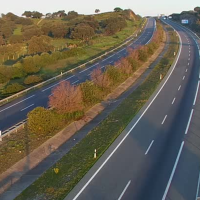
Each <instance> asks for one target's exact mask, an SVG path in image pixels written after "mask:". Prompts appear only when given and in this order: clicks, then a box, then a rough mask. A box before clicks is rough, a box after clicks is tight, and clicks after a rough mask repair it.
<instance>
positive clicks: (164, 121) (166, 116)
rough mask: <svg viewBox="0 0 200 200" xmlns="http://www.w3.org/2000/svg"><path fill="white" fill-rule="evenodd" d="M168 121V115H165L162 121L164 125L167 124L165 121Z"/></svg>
mask: <svg viewBox="0 0 200 200" xmlns="http://www.w3.org/2000/svg"><path fill="white" fill-rule="evenodd" d="M166 119H167V115H165V117H164V119H163V121H162V125H163V124H164V123H165V120H166Z"/></svg>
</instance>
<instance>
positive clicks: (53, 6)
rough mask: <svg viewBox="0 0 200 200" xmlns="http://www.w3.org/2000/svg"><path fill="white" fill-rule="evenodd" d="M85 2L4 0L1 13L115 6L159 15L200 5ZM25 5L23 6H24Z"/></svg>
mask: <svg viewBox="0 0 200 200" xmlns="http://www.w3.org/2000/svg"><path fill="white" fill-rule="evenodd" d="M84 2H85V3H84V5H83V3H78V2H77V1H74V2H70V4H68V3H67V2H66V1H64V0H60V1H59V4H57V3H55V2H48V4H47V3H46V2H45V1H39V0H35V1H34V2H27V1H25V0H18V1H17V2H12V4H10V3H9V2H3V3H2V5H1V7H0V14H6V13H8V12H12V13H14V14H15V15H18V16H22V14H23V12H24V11H38V12H41V13H43V14H44V15H45V14H46V13H53V12H57V11H59V10H65V11H66V13H68V12H69V11H72V10H74V11H76V12H78V13H79V14H84V15H91V14H94V11H95V9H100V11H101V12H100V13H105V12H112V11H113V10H114V8H115V7H120V8H122V9H131V10H133V12H135V14H138V15H141V16H143V17H144V16H158V14H165V15H170V14H172V13H180V12H182V11H189V10H193V9H194V8H195V7H196V6H198V4H199V1H197V0H193V2H184V4H183V3H182V1H181V0H177V1H173V0H168V1H163V2H162V4H160V1H159V0H152V1H147V2H144V1H139V2H138V1H137V3H134V1H130V0H123V1H120V0H115V2H108V1H105V0H102V1H101V2H99V1H92V3H91V0H90V1H89V0H85V1H84ZM22 5H23V6H22Z"/></svg>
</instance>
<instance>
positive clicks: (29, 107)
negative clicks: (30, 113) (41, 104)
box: [21, 104, 34, 112]
mask: <svg viewBox="0 0 200 200" xmlns="http://www.w3.org/2000/svg"><path fill="white" fill-rule="evenodd" d="M31 106H34V104H31V105H30V106H27V107H26V108H23V109H22V110H21V112H22V111H24V110H26V109H28V108H30V107H31Z"/></svg>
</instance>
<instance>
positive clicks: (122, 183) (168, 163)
mask: <svg viewBox="0 0 200 200" xmlns="http://www.w3.org/2000/svg"><path fill="white" fill-rule="evenodd" d="M165 21H166V23H169V24H171V25H172V26H173V27H174V28H175V30H176V31H177V33H178V37H179V39H180V49H179V53H178V55H177V57H176V61H175V63H174V64H173V65H172V66H171V69H170V70H169V72H168V74H167V76H166V77H165V79H164V80H163V81H162V83H161V84H160V85H159V87H158V88H157V90H156V91H155V92H154V94H153V95H152V96H151V98H150V99H149V101H148V102H147V103H146V104H145V106H144V107H143V108H142V109H141V111H140V112H139V113H138V115H137V116H136V117H135V118H134V119H133V120H132V121H131V122H130V124H129V125H128V126H127V127H126V129H125V130H124V131H123V132H122V134H121V135H120V136H119V137H118V138H117V139H116V141H115V142H114V143H113V144H112V145H111V146H110V147H109V149H108V150H107V151H106V152H105V154H104V155H103V156H102V157H101V158H100V159H99V160H98V161H97V163H96V164H95V165H94V166H93V167H92V168H91V170H90V171H89V172H88V173H87V174H86V175H85V176H84V178H83V179H82V180H81V181H80V182H79V183H78V184H77V186H76V187H75V188H74V189H73V190H72V191H71V192H70V194H69V195H68V196H67V197H66V198H65V200H76V199H77V200H94V199H95V200H102V199H103V200H121V199H122V200H147V199H148V200H165V199H166V200H196V199H197V197H198V196H199V185H200V175H199V174H200V151H199V150H200V148H199V146H200V123H199V120H200V92H199V85H200V82H199V81H200V73H199V72H200V60H199V57H200V51H199V48H200V43H199V42H200V41H199V40H198V38H197V37H196V36H195V35H194V34H192V33H191V32H190V31H187V30H186V29H185V28H182V27H181V26H180V25H177V24H175V23H174V22H171V21H168V20H165Z"/></svg>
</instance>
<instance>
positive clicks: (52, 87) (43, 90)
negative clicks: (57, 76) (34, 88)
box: [42, 75, 75, 92]
mask: <svg viewBox="0 0 200 200" xmlns="http://www.w3.org/2000/svg"><path fill="white" fill-rule="evenodd" d="M74 76H75V75H73V76H70V77H68V78H66V79H65V80H63V81H67V80H69V79H71V78H73V77H74ZM63 81H60V82H59V83H56V84H54V85H52V86H50V87H48V88H46V89H44V90H42V92H45V91H47V90H49V89H51V88H53V87H55V86H56V85H59V84H60V83H62V82H63Z"/></svg>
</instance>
